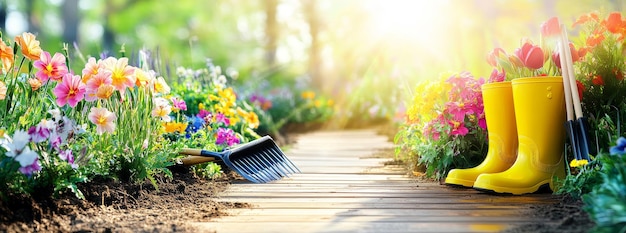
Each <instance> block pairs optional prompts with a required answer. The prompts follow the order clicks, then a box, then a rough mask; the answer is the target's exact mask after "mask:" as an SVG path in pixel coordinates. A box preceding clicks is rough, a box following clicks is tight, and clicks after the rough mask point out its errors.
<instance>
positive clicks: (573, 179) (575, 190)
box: [554, 160, 602, 198]
mask: <svg viewBox="0 0 626 233" xmlns="http://www.w3.org/2000/svg"><path fill="white" fill-rule="evenodd" d="M600 168H601V163H600V161H599V160H593V161H591V162H590V163H589V164H587V165H583V166H580V167H578V168H569V169H570V171H572V170H573V171H574V173H572V172H570V173H569V174H568V175H567V176H566V177H565V179H563V180H559V179H558V178H555V179H557V180H556V191H555V192H554V193H555V194H568V195H571V196H573V197H576V198H579V197H582V195H584V194H587V193H589V192H590V191H591V190H592V189H593V188H594V187H596V186H598V185H600V184H601V183H602V177H601V175H600V173H601V171H600Z"/></svg>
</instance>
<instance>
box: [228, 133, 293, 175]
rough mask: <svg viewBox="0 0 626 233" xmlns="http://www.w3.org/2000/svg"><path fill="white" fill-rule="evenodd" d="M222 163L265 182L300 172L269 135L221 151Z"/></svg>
mask: <svg viewBox="0 0 626 233" xmlns="http://www.w3.org/2000/svg"><path fill="white" fill-rule="evenodd" d="M222 160H223V161H224V163H225V164H226V165H227V166H228V167H230V168H231V169H233V170H234V171H236V172H237V173H239V174H240V175H241V176H243V177H244V178H246V179H248V180H250V181H252V182H255V183H267V182H271V181H274V180H280V179H282V178H283V177H289V175H291V174H295V173H300V169H298V167H296V165H295V164H294V163H293V162H291V160H289V158H287V156H286V155H285V153H283V151H282V150H281V149H280V148H279V147H278V145H276V143H275V142H274V140H272V138H271V137H270V136H264V137H262V138H259V139H256V140H254V141H252V142H249V143H246V144H243V145H241V146H239V147H236V148H233V149H230V150H226V151H224V152H223V158H222Z"/></svg>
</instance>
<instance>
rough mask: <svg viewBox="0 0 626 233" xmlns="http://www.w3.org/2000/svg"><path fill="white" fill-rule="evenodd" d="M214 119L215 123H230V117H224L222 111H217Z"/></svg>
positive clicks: (226, 124)
mask: <svg viewBox="0 0 626 233" xmlns="http://www.w3.org/2000/svg"><path fill="white" fill-rule="evenodd" d="M215 121H216V122H217V123H220V122H221V123H224V126H229V125H230V119H228V117H226V116H225V115H224V114H222V113H217V115H215Z"/></svg>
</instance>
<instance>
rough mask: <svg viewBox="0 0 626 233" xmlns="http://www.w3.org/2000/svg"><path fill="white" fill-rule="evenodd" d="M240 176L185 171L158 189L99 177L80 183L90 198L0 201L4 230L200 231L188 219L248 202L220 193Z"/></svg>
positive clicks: (219, 213)
mask: <svg viewBox="0 0 626 233" xmlns="http://www.w3.org/2000/svg"><path fill="white" fill-rule="evenodd" d="M234 179H238V178H236V174H233V173H232V172H229V173H228V175H223V176H222V178H219V179H217V180H212V181H207V180H204V179H201V178H198V177H196V176H194V175H193V174H192V173H190V172H189V171H187V170H183V171H176V172H174V177H173V178H164V177H162V178H160V179H158V188H159V190H158V191H157V190H156V189H155V188H154V186H153V185H152V184H150V183H149V182H145V183H142V184H129V183H125V182H118V181H113V180H94V181H92V182H89V183H87V184H81V185H80V189H81V190H82V192H83V193H84V195H85V200H80V199H78V198H76V197H75V196H74V195H73V194H72V193H66V194H62V196H61V197H60V198H56V199H53V198H51V197H50V196H47V197H37V196H36V195H33V196H25V195H22V196H16V197H12V198H11V201H10V202H7V203H4V202H0V220H1V221H0V232H195V231H196V229H194V228H193V227H192V226H190V224H188V223H190V222H199V221H207V220H209V219H211V218H214V217H217V216H223V215H226V213H225V212H224V211H225V210H226V209H230V208H244V207H247V206H248V204H245V203H227V202H219V201H217V200H216V199H215V198H214V197H215V195H216V194H217V193H219V192H221V191H223V190H224V189H225V188H226V187H228V184H229V183H230V182H231V181H232V180H234Z"/></svg>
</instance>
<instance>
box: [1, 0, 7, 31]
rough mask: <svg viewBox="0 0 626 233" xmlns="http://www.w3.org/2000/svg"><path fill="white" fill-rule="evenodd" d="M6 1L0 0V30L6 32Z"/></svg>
mask: <svg viewBox="0 0 626 233" xmlns="http://www.w3.org/2000/svg"><path fill="white" fill-rule="evenodd" d="M7 14H8V11H7V1H6V0H0V28H2V29H4V30H6V28H7Z"/></svg>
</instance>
